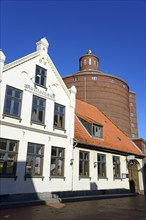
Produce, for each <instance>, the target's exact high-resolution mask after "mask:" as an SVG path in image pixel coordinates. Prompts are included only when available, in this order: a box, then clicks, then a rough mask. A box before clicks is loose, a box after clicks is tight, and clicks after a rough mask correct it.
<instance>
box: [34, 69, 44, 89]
mask: <svg viewBox="0 0 146 220" xmlns="http://www.w3.org/2000/svg"><path fill="white" fill-rule="evenodd" d="M46 75H47V70H46V69H44V68H42V67H40V66H37V65H36V73H35V83H36V84H37V85H40V86H43V87H45V86H46Z"/></svg>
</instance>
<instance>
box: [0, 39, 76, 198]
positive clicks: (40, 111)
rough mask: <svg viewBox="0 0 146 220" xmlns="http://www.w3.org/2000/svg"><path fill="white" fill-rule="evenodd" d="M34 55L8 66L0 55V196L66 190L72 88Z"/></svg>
mask: <svg viewBox="0 0 146 220" xmlns="http://www.w3.org/2000/svg"><path fill="white" fill-rule="evenodd" d="M36 45H37V47H36V51H35V52H33V53H31V54H29V55H27V56H24V57H22V58H20V59H18V60H16V61H14V62H11V63H9V64H6V65H5V64H4V62H5V55H4V54H3V52H2V51H0V65H1V68H0V69H1V72H0V87H1V88H0V91H1V105H0V126H1V127H0V130H1V137H0V180H1V185H0V194H1V195H8V194H9V195H11V194H27V193H37V194H38V195H40V196H41V193H49V192H52V191H58V190H59V191H66V190H71V189H72V165H71V160H72V157H73V155H72V153H73V138H74V109H75V94H76V89H75V87H74V86H73V87H71V88H70V89H69V90H68V89H67V87H66V86H65V84H64V82H63V80H62V78H61V76H60V75H59V73H58V72H57V69H56V68H55V66H54V64H53V62H52V60H51V58H50V57H49V55H48V45H49V44H48V42H47V40H46V39H45V38H43V39H41V40H40V41H38V42H37V43H36Z"/></svg>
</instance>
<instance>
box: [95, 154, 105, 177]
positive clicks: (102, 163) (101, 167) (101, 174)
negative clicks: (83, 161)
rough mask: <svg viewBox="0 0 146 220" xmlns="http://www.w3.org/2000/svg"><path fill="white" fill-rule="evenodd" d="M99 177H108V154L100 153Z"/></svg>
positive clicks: (98, 156) (98, 158)
mask: <svg viewBox="0 0 146 220" xmlns="http://www.w3.org/2000/svg"><path fill="white" fill-rule="evenodd" d="M97 161H98V177H99V178H100V177H106V155H104V154H98V155H97Z"/></svg>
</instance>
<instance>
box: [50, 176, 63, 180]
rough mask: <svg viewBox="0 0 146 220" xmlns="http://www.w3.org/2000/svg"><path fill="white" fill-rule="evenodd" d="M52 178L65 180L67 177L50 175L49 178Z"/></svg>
mask: <svg viewBox="0 0 146 220" xmlns="http://www.w3.org/2000/svg"><path fill="white" fill-rule="evenodd" d="M51 179H63V180H65V179H66V177H64V176H50V177H49V180H51Z"/></svg>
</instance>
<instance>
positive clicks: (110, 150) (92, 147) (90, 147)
mask: <svg viewBox="0 0 146 220" xmlns="http://www.w3.org/2000/svg"><path fill="white" fill-rule="evenodd" d="M77 143H78V144H79V145H82V146H88V148H89V149H94V150H99V151H103V152H108V153H115V154H120V155H124V156H128V155H131V154H133V155H135V156H136V157H137V158H140V159H143V158H144V157H145V156H144V155H139V154H135V153H132V152H126V151H120V150H117V149H111V148H108V147H105V146H97V145H93V144H86V143H83V142H80V141H79V140H77ZM78 144H77V147H78ZM95 147H96V148H95ZM142 154H143V153H142Z"/></svg>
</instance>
